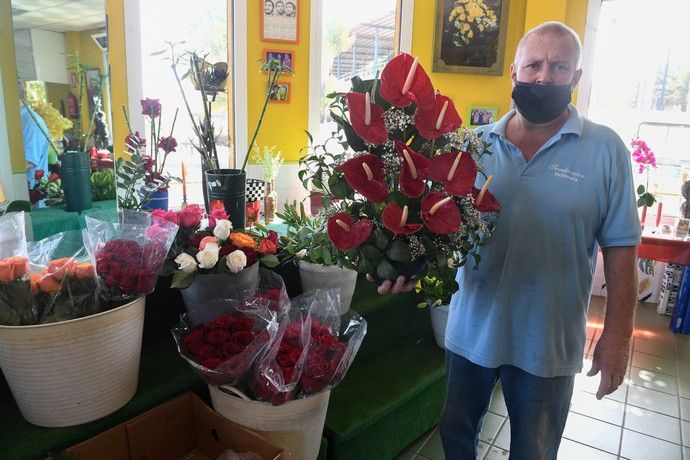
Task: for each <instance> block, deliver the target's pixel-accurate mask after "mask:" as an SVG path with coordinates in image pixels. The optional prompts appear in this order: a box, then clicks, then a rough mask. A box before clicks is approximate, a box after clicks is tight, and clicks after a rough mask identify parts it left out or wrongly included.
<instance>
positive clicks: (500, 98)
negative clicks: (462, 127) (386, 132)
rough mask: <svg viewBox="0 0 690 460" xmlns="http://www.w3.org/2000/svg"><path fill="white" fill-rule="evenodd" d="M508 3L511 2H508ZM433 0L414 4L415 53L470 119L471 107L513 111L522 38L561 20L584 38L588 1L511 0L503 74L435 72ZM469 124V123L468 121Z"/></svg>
mask: <svg viewBox="0 0 690 460" xmlns="http://www.w3.org/2000/svg"><path fill="white" fill-rule="evenodd" d="M504 1H507V0H504ZM434 3H436V2H435V1H433V0H417V1H415V5H414V21H413V27H414V29H413V33H412V54H413V55H414V56H417V57H418V58H419V61H420V63H422V64H423V65H424V68H425V69H426V71H427V72H428V73H429V75H430V77H431V80H432V82H433V84H434V87H436V88H437V89H439V90H440V91H441V92H442V93H443V94H445V95H447V96H449V97H450V98H451V99H452V100H453V102H454V103H455V107H456V109H457V110H458V113H459V114H460V116H461V117H462V118H463V120H466V118H467V115H466V114H467V110H468V106H470V105H489V106H498V112H499V114H503V113H505V112H506V111H508V109H509V108H510V93H511V90H512V85H511V81H510V64H511V62H512V61H513V58H514V57H515V48H516V47H517V44H518V41H519V40H520V38H521V37H522V35H523V34H524V33H525V32H526V31H527V30H529V29H531V28H533V27H535V26H537V25H538V24H540V23H542V22H545V21H561V22H564V23H565V24H568V25H569V26H570V27H572V28H573V29H575V31H576V32H577V33H578V34H579V35H580V38H583V37H584V30H585V19H586V17H587V1H583V0H510V7H509V12H508V19H509V20H508V30H507V34H506V48H505V54H504V58H503V75H501V76H486V75H468V74H451V73H436V72H432V71H431V69H432V68H433V66H432V59H433V51H434V50H433V46H434V21H435V15H436V11H435V7H434V6H432V4H434ZM465 124H467V123H466V122H465Z"/></svg>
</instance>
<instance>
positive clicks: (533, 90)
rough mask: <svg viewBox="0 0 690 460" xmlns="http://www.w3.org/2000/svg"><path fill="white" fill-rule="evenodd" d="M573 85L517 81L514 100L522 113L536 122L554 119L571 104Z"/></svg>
mask: <svg viewBox="0 0 690 460" xmlns="http://www.w3.org/2000/svg"><path fill="white" fill-rule="evenodd" d="M571 92H572V86H571V85H570V84H567V85H537V84H534V83H523V82H520V81H516V82H515V87H514V88H513V94H512V97H513V100H514V101H515V107H516V108H517V110H518V112H520V115H522V116H523V117H525V119H527V121H529V122H531V123H534V124H542V123H547V122H549V121H551V120H554V119H555V118H556V117H558V116H559V115H560V114H562V113H563V111H564V110H565V109H566V107H568V104H570V94H571Z"/></svg>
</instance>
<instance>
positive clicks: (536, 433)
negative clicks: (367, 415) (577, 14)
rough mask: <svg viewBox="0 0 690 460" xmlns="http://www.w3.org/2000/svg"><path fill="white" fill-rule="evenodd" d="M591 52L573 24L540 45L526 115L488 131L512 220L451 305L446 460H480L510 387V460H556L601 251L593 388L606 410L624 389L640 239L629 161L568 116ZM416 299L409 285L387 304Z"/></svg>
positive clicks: (528, 53) (536, 33)
mask: <svg viewBox="0 0 690 460" xmlns="http://www.w3.org/2000/svg"><path fill="white" fill-rule="evenodd" d="M580 53H581V45H580V41H579V39H578V37H577V35H576V34H575V33H574V32H573V31H572V30H571V29H570V28H568V27H567V26H565V25H563V24H560V23H555V22H550V23H545V24H542V25H540V26H538V27H537V28H535V29H533V30H531V31H530V32H528V33H527V34H526V35H525V36H524V37H523V38H522V40H521V41H520V43H519V44H518V49H517V52H516V56H515V61H514V62H513V64H512V65H511V78H512V81H513V93H512V97H513V100H514V101H515V105H516V107H517V110H512V111H510V112H509V113H508V114H506V115H505V116H504V117H503V118H502V119H501V120H499V121H498V122H496V123H494V124H491V125H487V126H483V127H482V128H479V132H480V133H481V134H482V135H483V137H484V139H485V140H487V141H488V142H490V143H491V146H490V150H491V151H492V152H493V155H489V156H485V157H483V166H484V169H485V171H486V173H487V175H489V174H491V175H493V176H494V181H493V186H492V187H491V192H492V193H493V194H494V195H495V196H496V198H497V199H498V201H499V202H500V203H501V212H500V214H499V216H498V218H497V221H496V231H495V232H494V234H493V235H492V237H491V239H490V240H489V243H488V244H487V245H486V246H483V247H481V248H480V250H479V254H480V255H481V263H480V264H479V267H478V269H476V270H475V269H474V267H472V266H470V267H468V268H465V269H463V270H460V271H459V273H458V284H459V285H460V289H459V291H458V292H457V293H456V294H455V295H454V296H453V299H452V300H451V307H450V316H449V319H448V326H447V329H446V348H447V355H446V374H447V379H448V390H447V395H446V405H445V408H444V411H443V415H442V417H441V424H440V432H441V437H442V440H443V445H444V449H445V452H446V458H447V459H463V460H464V459H473V458H475V455H476V449H477V446H478V443H479V433H480V431H481V424H482V419H483V417H484V414H485V413H486V411H487V408H488V406H489V402H490V397H491V393H492V390H493V388H494V385H495V384H496V382H497V380H499V379H500V380H501V384H502V388H503V394H504V396H505V402H506V406H507V409H508V415H509V417H510V426H511V444H510V451H511V453H510V458H511V460H512V459H555V458H556V455H557V452H558V446H559V444H560V439H561V435H562V433H563V428H564V426H565V422H566V418H567V415H568V409H569V405H570V399H571V396H572V392H573V382H574V376H575V374H577V373H578V372H580V371H581V368H582V352H583V349H584V343H585V333H586V332H585V331H586V319H587V307H588V302H589V297H590V292H591V287H592V278H593V271H594V267H595V263H596V258H597V252H598V248H599V246H601V248H602V251H603V256H604V273H605V276H606V283H607V290H608V299H607V308H606V317H605V323H604V329H603V331H602V334H601V338H600V339H599V342H598V343H597V346H596V349H595V352H594V357H593V362H592V368H591V369H590V371H589V373H588V375H590V376H593V375H596V374H597V373H600V374H601V376H600V384H599V388H598V391H597V398H598V399H601V398H602V397H603V396H604V395H607V394H610V393H612V392H613V391H615V390H616V388H618V386H619V385H620V384H621V383H622V381H623V376H624V374H625V370H626V365H627V360H628V347H629V342H630V336H631V334H632V329H633V314H634V308H635V303H636V299H635V294H636V289H635V288H636V284H637V283H636V269H635V255H636V245H637V244H638V243H639V241H640V226H639V219H638V217H637V210H636V207H635V202H634V190H633V181H632V168H631V165H630V155H629V152H628V150H627V148H626V147H625V145H624V143H623V142H622V141H621V140H620V138H619V137H618V136H617V135H616V134H615V133H614V132H613V131H611V130H610V129H608V128H606V127H603V126H600V125H596V124H594V123H592V122H590V121H588V120H585V119H583V118H582V117H581V116H579V115H578V113H577V111H576V109H575V108H574V107H573V106H572V105H570V104H569V102H570V97H571V92H572V90H573V89H574V88H575V86H576V85H577V83H578V81H579V79H580V76H581V75H582V70H581V69H580V68H579V61H580ZM478 185H481V184H478ZM409 288H410V286H409V283H408V284H407V285H406V284H404V280H400V279H398V280H397V282H396V283H395V284H394V285H392V286H391V283H390V282H388V283H387V284H386V285H384V286H382V289H380V291H383V292H385V291H387V290H389V289H390V291H391V292H398V291H401V290H407V289H409Z"/></svg>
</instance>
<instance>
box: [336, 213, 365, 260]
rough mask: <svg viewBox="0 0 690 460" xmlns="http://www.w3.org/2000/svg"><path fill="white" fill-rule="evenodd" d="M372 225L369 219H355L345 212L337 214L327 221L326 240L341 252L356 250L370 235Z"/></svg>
mask: <svg viewBox="0 0 690 460" xmlns="http://www.w3.org/2000/svg"><path fill="white" fill-rule="evenodd" d="M373 227H374V224H373V223H372V222H371V221H370V220H369V219H360V220H359V221H357V222H355V218H354V217H352V216H351V215H350V214H348V213H346V212H339V213H338V214H334V215H333V216H332V217H331V218H330V219H328V226H327V231H328V238H329V239H330V240H331V242H332V243H333V245H334V246H335V247H337V248H338V249H342V250H343V251H348V250H350V249H354V248H358V247H359V246H361V245H362V243H364V242H365V241H366V240H367V239H368V238H369V236H370V235H371V230H372V228H373Z"/></svg>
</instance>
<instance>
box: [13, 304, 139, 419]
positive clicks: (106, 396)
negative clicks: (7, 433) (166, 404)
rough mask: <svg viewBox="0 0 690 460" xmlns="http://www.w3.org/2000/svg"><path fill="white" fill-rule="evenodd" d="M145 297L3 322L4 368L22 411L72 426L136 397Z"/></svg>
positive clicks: (94, 417)
mask: <svg viewBox="0 0 690 460" xmlns="http://www.w3.org/2000/svg"><path fill="white" fill-rule="evenodd" d="M145 301H146V297H140V298H138V299H137V300H135V301H133V302H130V303H128V304H125V305H122V306H121V307H118V308H115V309H112V310H108V311H105V312H102V313H98V314H95V315H91V316H85V317H83V318H77V319H73V320H69V321H61V322H58V323H48V324H39V325H34V326H0V368H2V372H3V373H4V374H5V378H6V379H7V383H8V384H9V386H10V390H12V394H13V395H14V399H15V401H16V402H17V406H19V410H20V411H21V413H22V416H24V418H25V419H26V420H27V421H29V422H30V423H33V424H34V425H39V426H45V427H64V426H73V425H79V424H82V423H86V422H90V421H92V420H96V419H99V418H102V417H105V416H106V415H109V414H111V413H113V412H115V411H116V410H118V409H120V408H121V407H122V406H124V405H125V404H126V403H127V402H128V401H129V400H130V399H132V397H133V396H134V393H136V391H137V383H138V380H139V357H140V355H141V339H142V334H143V328H144V305H145V303H146V302H145Z"/></svg>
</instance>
